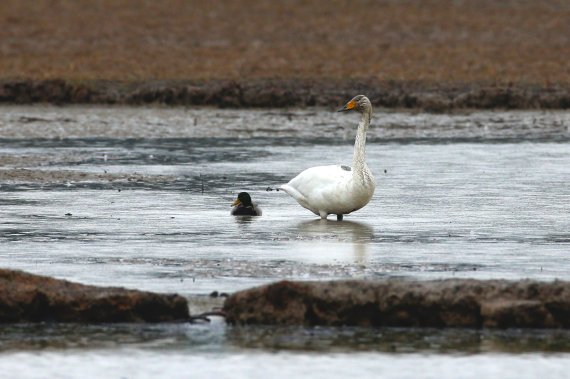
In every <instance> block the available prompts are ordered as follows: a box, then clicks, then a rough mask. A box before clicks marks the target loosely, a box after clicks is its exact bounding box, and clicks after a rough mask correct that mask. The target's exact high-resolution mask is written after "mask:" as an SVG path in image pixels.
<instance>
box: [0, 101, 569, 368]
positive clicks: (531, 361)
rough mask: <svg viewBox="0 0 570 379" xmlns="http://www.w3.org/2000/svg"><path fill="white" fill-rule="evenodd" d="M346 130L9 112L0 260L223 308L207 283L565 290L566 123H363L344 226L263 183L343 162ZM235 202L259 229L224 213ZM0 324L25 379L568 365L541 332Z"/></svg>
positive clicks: (277, 114) (422, 118)
mask: <svg viewBox="0 0 570 379" xmlns="http://www.w3.org/2000/svg"><path fill="white" fill-rule="evenodd" d="M355 122H356V119H355V118H354V117H351V116H346V115H339V114H335V113H332V112H330V111H328V110H310V111H308V110H294V111H279V110H277V111H235V110H223V111H221V110H214V109H198V110H187V109H182V108H178V109H164V108H145V109H141V108H115V107H100V108H98V107H87V108H86V107H72V108H54V107H4V108H2V112H1V115H0V132H1V134H0V135H1V136H2V138H0V162H2V163H3V165H4V168H3V171H4V173H6V172H8V174H9V175H8V176H7V177H6V179H4V180H3V181H2V182H0V185H1V186H0V191H1V193H2V197H1V199H0V205H1V206H2V213H3V217H2V220H1V221H0V249H1V251H2V254H1V255H0V267H9V268H18V269H23V270H26V271H29V272H33V273H38V274H45V275H52V276H55V277H59V278H65V279H69V280H74V281H79V282H82V283H88V284H100V285H121V286H126V287H130V288H138V289H145V290H153V291H160V292H178V293H180V294H182V295H185V296H188V297H189V298H190V300H191V302H192V304H193V305H192V306H193V310H194V311H196V310H201V309H203V308H208V307H210V306H214V305H218V304H219V301H218V302H217V303H216V301H214V300H212V301H209V300H208V297H207V296H205V295H207V294H208V293H210V292H211V291H214V290H217V291H220V292H233V291H235V290H239V289H242V288H247V287H251V286H253V285H257V284H262V283H268V282H271V281H275V280H278V279H302V280H326V279H347V278H366V279H378V278H385V277H406V278H412V279H436V278H451V277H454V278H505V279H521V278H533V279H539V280H553V279H563V280H570V259H568V255H569V254H570V217H568V215H569V214H570V186H569V185H568V183H569V182H570V115H569V114H568V113H567V112H476V113H471V114H455V115H426V114H409V113H386V114H383V113H381V114H377V116H376V118H375V119H374V120H373V124H372V127H371V129H370V132H369V139H368V145H367V157H368V162H369V166H370V168H371V170H372V171H373V173H374V175H375V177H376V180H377V190H376V194H375V196H374V198H373V199H372V201H371V203H370V204H369V205H368V206H367V207H365V208H363V209H362V210H360V211H358V212H355V213H354V214H351V215H348V216H346V217H345V221H343V222H337V221H335V220H334V219H333V217H332V216H331V217H330V220H329V221H319V220H318V219H316V217H315V216H314V215H312V214H311V213H310V212H308V211H307V210H305V209H304V208H301V207H300V206H299V205H298V204H297V203H296V202H295V201H294V200H293V199H291V198H289V197H288V196H287V195H286V194H285V193H283V192H278V191H275V190H273V189H275V188H277V187H278V186H279V185H280V184H282V183H284V182H286V181H287V180H289V179H290V178H291V177H293V176H294V175H296V174H297V173H298V172H300V171H301V170H303V169H304V168H307V167H310V166H312V165H316V164H335V163H350V161H351V152H352V147H351V144H352V139H353V138H354V132H355V131H354V124H355ZM21 167H24V168H26V169H27V170H26V171H22V170H16V168H21ZM135 173H136V174H137V175H138V176H137V177H129V175H134V174H135ZM242 190H247V191H248V192H250V194H252V197H253V198H254V200H255V201H257V202H258V203H259V204H260V205H261V207H262V208H263V210H264V215H263V216H262V217H260V218H252V219H244V218H241V219H236V218H233V217H230V216H229V210H230V204H231V202H232V200H233V199H234V197H235V196H236V194H237V193H238V192H240V191H242ZM141 328H148V329H141ZM2 329H3V333H2V334H3V337H2V339H1V340H0V350H3V351H4V352H3V353H0V366H3V367H4V366H6V365H8V367H10V368H11V369H12V370H18V372H20V373H22V372H23V373H25V374H26V375H27V376H28V377H35V376H36V377H43V376H45V375H43V374H42V373H45V371H44V370H46V369H58V368H61V367H66V370H65V372H68V376H69V377H73V376H76V375H75V374H77V373H78V372H77V370H79V369H78V368H77V365H82V366H83V367H85V365H87V366H88V367H89V370H88V371H89V372H91V373H93V374H92V375H93V377H95V376H102V375H103V374H108V373H109V372H110V371H109V367H114V366H117V365H119V364H120V363H121V362H123V363H125V367H131V368H130V369H126V370H125V371H121V370H119V369H117V371H116V377H129V373H132V372H133V370H135V371H137V375H135V376H136V377H141V376H147V377H151V376H152V375H151V374H152V373H153V372H154V371H153V370H154V368H155V367H161V371H160V372H161V373H162V374H164V375H166V374H168V376H174V377H185V376H186V375H182V374H181V372H180V370H181V369H182V367H181V366H182V365H183V364H184V365H185V366H186V365H188V366H186V367H191V366H192V367H200V371H197V375H198V376H202V377H211V376H213V375H214V374H216V375H218V376H220V374H223V373H224V372H225V371H227V370H228V369H229V368H230V367H231V368H232V369H231V370H232V374H233V375H231V377H236V376H237V377H239V376H240V375H241V376H243V377H252V376H255V375H254V373H255V371H256V370H255V369H256V368H259V367H261V366H267V367H274V370H275V375H274V376H275V377H280V376H283V377H285V376H291V375H300V374H302V373H303V371H302V369H301V368H299V367H300V366H299V365H300V364H302V363H303V362H311V363H310V364H311V365H313V364H314V365H315V366H317V367H320V369H319V370H318V371H316V372H312V373H311V375H312V376H316V377H318V375H317V374H320V375H321V376H323V377H324V376H325V374H326V375H327V377H330V376H331V375H332V376H341V375H342V373H343V372H345V371H343V370H345V369H346V370H347V371H346V372H345V373H346V374H347V375H348V372H352V373H353V374H354V373H360V374H362V375H366V374H367V373H368V375H366V376H370V375H369V374H370V371H366V370H373V369H374V370H375V372H382V375H384V376H404V377H417V376H418V375H419V373H425V371H426V370H428V371H429V372H430V373H434V375H433V376H432V377H436V375H435V374H437V377H455V376H456V372H454V371H455V370H456V368H457V367H461V366H462V365H467V366H470V367H472V370H473V371H472V372H473V374H472V376H469V375H471V371H469V372H467V371H465V376H463V377H475V376H477V377H486V376H487V377H489V376H495V375H499V374H500V375H501V376H502V377H510V376H509V372H508V370H507V367H509V366H510V365H517V366H518V367H523V368H526V369H521V371H518V370H517V375H518V376H517V377H519V378H520V377H521V376H520V375H521V374H520V373H521V372H523V374H522V375H528V376H526V377H534V376H532V375H531V374H537V373H538V372H540V370H541V369H542V370H551V371H549V372H550V373H552V374H553V376H551V375H549V377H557V376H556V375H557V373H563V372H562V367H565V366H567V364H568V362H569V361H568V357H569V356H568V355H567V354H568V350H569V348H568V344H569V342H568V334H564V333H562V334H560V333H558V334H556V333H555V332H532V331H531V332H517V331H513V332H508V333H506V334H501V333H498V332H486V331H485V332H473V331H451V332H447V331H438V330H431V331H427V332H424V331H412V332H410V331H402V330H377V331H376V330H375V331H359V330H356V331H355V330H348V331H347V330H338V329H332V330H331V329H325V330H324V331H322V330H316V331H315V330H309V329H296V330H289V329H284V330H279V331H275V330H272V329H269V330H265V329H263V328H261V329H248V330H246V331H245V332H244V331H243V330H242V329H233V328H226V327H225V326H223V324H222V323H221V322H217V323H215V325H214V326H207V327H206V326H189V325H174V326H153V327H140V326H126V327H122V326H109V327H108V328H105V327H101V328H98V327H93V328H92V329H89V327H87V328H85V327H62V326H21V327H14V326H9V327H2ZM509 333H511V334H509ZM533 333H535V334H533ZM536 333H538V334H536ZM307 336H309V337H307ZM394 340H395V341H396V342H394ZM539 340H542V341H544V340H546V341H547V342H546V343H537V342H536V341H539ZM339 341H341V342H339ZM398 341H399V342H398ZM426 341H428V342H426ZM433 341H435V342H433ZM505 341H507V342H505ZM508 341H511V342H508ZM512 341H516V343H513V342H512ZM393 346H395V348H393ZM497 346H499V347H497ZM505 346H506V347H505ZM399 352H406V353H407V354H403V355H399V354H397V353H399ZM394 354H396V355H394ZM457 354H459V355H457ZM465 354H467V355H465ZM471 354H475V355H471ZM521 354H522V355H521ZM127 357H128V359H127V360H125V359H126V358H127ZM30 359H33V360H34V361H35V362H36V363H37V365H36V366H34V367H29V366H28V365H26V362H29V360H30ZM53 361H57V362H59V363H60V364H58V365H57V366H55V368H53V367H52V368H49V367H51V364H50V363H48V362H53ZM127 362H128V363H127ZM44 364H45V365H46V366H49V367H48V368H46V367H43V366H42V365H44ZM487 365H490V366H487ZM23 367H28V369H23ZM42 367H43V368H42ZM410 367H414V369H410ZM403 368H407V369H406V370H408V371H406V370H404V371H403ZM19 370H23V371H19ZM82 370H83V369H82ZM377 370H380V371H377ZM415 370H417V371H415ZM113 372H115V371H113ZM403 372H405V374H402V373H403ZM74 373H75V374H74ZM143 373H144V375H143ZM468 373H469V375H467V374H468ZM139 374H140V375H139ZM511 374H512V373H511ZM113 375H115V374H113ZM48 376H49V375H48ZM51 376H54V375H51ZM106 376H108V375H106ZM154 376H156V375H154ZM226 376H227V377H230V375H226ZM344 376H346V375H344ZM351 376H353V375H351ZM535 376H536V375H535ZM62 377H63V376H62ZM222 377H224V376H223V375H222ZM264 377H266V376H264ZM523 377H525V376H523ZM558 377H563V376H558Z"/></svg>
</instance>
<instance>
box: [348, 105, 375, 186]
mask: <svg viewBox="0 0 570 379" xmlns="http://www.w3.org/2000/svg"><path fill="white" fill-rule="evenodd" d="M370 117H371V112H370V111H365V112H364V113H362V118H361V119H360V122H359V123H358V131H357V132H356V141H355V142H354V156H353V158H352V169H353V170H354V175H360V176H362V175H363V173H364V171H365V168H366V131H367V130H368V126H369V125H370Z"/></svg>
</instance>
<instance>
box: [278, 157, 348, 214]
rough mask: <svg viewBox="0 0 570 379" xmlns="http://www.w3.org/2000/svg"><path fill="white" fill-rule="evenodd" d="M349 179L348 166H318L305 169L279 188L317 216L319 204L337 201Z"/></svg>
mask: <svg viewBox="0 0 570 379" xmlns="http://www.w3.org/2000/svg"><path fill="white" fill-rule="evenodd" d="M351 178H352V171H351V169H350V167H348V166H339V165H331V166H318V167H311V168H308V169H306V170H305V171H303V172H301V173H300V174H299V175H297V176H296V177H294V178H293V179H291V180H290V181H289V183H287V184H285V185H283V186H281V188H282V189H283V190H284V191H285V192H287V193H288V194H289V195H291V196H292V197H293V198H294V199H295V200H297V201H298V202H299V204H301V205H302V206H303V207H305V208H307V209H310V210H311V211H313V212H314V213H316V214H319V213H318V209H320V208H321V204H326V203H329V202H331V201H334V202H336V201H338V199H336V198H337V196H338V194H339V193H342V192H344V191H343V188H346V186H347V185H348V183H349V181H350V179H351Z"/></svg>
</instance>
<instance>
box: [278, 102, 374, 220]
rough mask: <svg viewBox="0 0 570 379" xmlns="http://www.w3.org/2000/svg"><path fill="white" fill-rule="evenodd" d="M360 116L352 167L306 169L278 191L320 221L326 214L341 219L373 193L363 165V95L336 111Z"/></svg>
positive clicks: (366, 115) (368, 112) (368, 110)
mask: <svg viewBox="0 0 570 379" xmlns="http://www.w3.org/2000/svg"><path fill="white" fill-rule="evenodd" d="M338 111H339V112H346V111H357V112H360V113H361V114H362V119H361V120H360V123H359V124H358V131H357V132H356V141H355V143H354V157H353V158H352V167H349V166H344V165H342V166H341V165H331V166H317V167H311V168H308V169H306V170H305V171H303V172H301V173H300V174H299V175H297V176H296V177H294V178H293V179H291V181H290V182H289V183H287V184H284V185H282V186H281V187H280V188H281V189H282V190H283V191H285V192H287V193H288V194H289V195H290V196H291V197H293V198H294V199H295V200H297V202H298V203H299V204H301V205H302V206H303V207H305V208H307V209H308V210H310V211H311V212H313V213H314V214H316V215H317V216H320V217H321V218H322V219H324V218H327V216H328V215H329V214H336V217H337V220H339V221H340V220H342V216H343V215H345V214H348V213H351V212H354V211H356V210H358V209H360V208H362V207H364V206H365V205H366V204H368V202H369V201H370V199H371V198H372V195H373V194H374V190H375V188H376V182H375V180H374V177H373V176H372V173H371V172H370V170H369V169H368V166H367V165H366V157H365V144H366V131H367V130H368V126H369V125H370V117H371V116H372V105H371V104H370V100H368V98H367V97H366V96H364V95H358V96H356V97H355V98H354V99H352V100H350V101H349V102H348V103H346V105H345V106H344V107H343V108H341V109H339V110H338Z"/></svg>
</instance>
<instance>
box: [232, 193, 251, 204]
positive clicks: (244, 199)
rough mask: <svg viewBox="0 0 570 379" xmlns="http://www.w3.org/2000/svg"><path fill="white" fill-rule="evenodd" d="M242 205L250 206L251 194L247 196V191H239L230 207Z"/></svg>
mask: <svg viewBox="0 0 570 379" xmlns="http://www.w3.org/2000/svg"><path fill="white" fill-rule="evenodd" d="M240 204H242V205H244V206H246V207H249V206H251V205H252V204H251V196H249V193H247V192H240V193H239V194H238V197H237V199H236V200H235V201H234V202H233V203H232V207H235V206H236V205H240Z"/></svg>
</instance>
